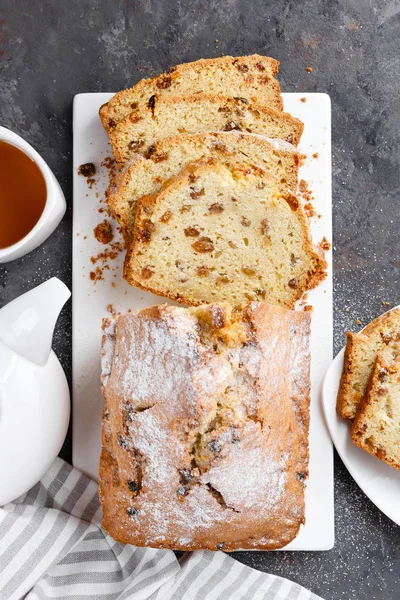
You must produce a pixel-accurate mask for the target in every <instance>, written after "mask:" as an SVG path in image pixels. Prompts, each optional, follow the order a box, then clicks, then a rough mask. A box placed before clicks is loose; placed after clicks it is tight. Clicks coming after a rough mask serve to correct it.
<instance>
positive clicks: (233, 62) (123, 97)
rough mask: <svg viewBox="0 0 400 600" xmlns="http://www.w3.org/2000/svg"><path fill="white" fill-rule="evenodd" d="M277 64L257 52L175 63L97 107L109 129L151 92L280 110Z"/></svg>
mask: <svg viewBox="0 0 400 600" xmlns="http://www.w3.org/2000/svg"><path fill="white" fill-rule="evenodd" d="M278 67H279V62H278V61H277V60H275V59H273V58H268V57H267V56H260V55H258V54H253V55H252V56H237V57H234V56H223V57H219V58H211V59H200V60H197V61H196V62H191V63H185V64H183V65H178V66H176V67H172V68H171V69H170V70H169V71H167V72H166V73H162V74H161V75H159V76H158V77H154V78H153V79H142V80H141V81H139V83H137V84H136V85H135V86H133V87H132V88H130V89H128V90H123V91H122V92H118V94H115V96H113V97H112V98H111V100H110V101H109V102H107V104H104V105H103V106H102V107H101V108H100V111H99V114H100V118H101V120H102V123H103V125H104V127H105V128H106V130H107V131H108V132H109V131H111V130H112V129H113V128H114V127H115V126H116V124H117V123H118V122H119V121H121V120H122V119H123V118H124V117H126V116H127V115H128V114H130V113H132V112H133V113H134V112H136V111H137V110H140V108H141V107H142V106H144V105H146V104H148V102H149V99H150V98H151V97H153V96H155V97H157V98H158V97H160V96H168V95H173V96H178V95H181V94H191V93H198V92H211V93H213V94H224V95H228V96H238V97H242V98H245V99H247V100H249V101H251V102H259V103H260V104H266V105H267V106H270V107H272V108H275V109H277V110H282V98H281V93H280V87H279V83H278V82H277V80H276V79H275V75H276V74H277V73H278Z"/></svg>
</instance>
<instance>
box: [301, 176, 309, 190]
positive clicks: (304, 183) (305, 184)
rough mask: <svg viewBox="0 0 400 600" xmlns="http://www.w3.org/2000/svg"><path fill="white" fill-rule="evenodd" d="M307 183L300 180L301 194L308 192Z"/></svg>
mask: <svg viewBox="0 0 400 600" xmlns="http://www.w3.org/2000/svg"><path fill="white" fill-rule="evenodd" d="M307 187H308V186H307V181H305V180H304V179H300V181H299V190H300V192H306V191H307Z"/></svg>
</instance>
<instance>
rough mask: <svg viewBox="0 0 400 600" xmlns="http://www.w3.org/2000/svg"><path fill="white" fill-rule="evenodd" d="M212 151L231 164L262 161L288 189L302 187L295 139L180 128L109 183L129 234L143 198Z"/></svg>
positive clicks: (114, 208) (118, 214) (120, 220)
mask: <svg viewBox="0 0 400 600" xmlns="http://www.w3.org/2000/svg"><path fill="white" fill-rule="evenodd" d="M212 157H215V158H217V159H218V162H219V163H220V164H222V165H226V166H232V165H234V164H235V163H242V164H254V165H258V166H260V167H262V168H263V169H264V171H266V172H267V173H268V174H269V176H270V177H271V178H272V179H274V180H275V182H276V185H277V186H281V189H282V190H284V189H290V190H292V191H293V192H295V191H296V187H297V179H298V170H299V163H300V160H301V155H300V154H299V153H298V152H297V150H296V149H295V148H293V146H292V145H291V144H288V143H286V142H283V141H281V140H271V139H268V138H265V137H263V136H259V135H255V134H252V133H239V132H237V131H231V132H215V133H202V134H179V135H176V136H172V137H169V138H166V139H165V140H162V141H160V142H156V143H155V144H154V146H153V147H152V152H150V153H148V154H147V155H146V156H143V155H136V156H135V157H134V159H133V161H132V162H131V163H129V164H127V166H126V168H125V169H123V171H121V172H120V173H119V174H118V175H117V177H116V179H115V182H114V185H113V186H112V187H111V188H110V189H109V191H108V194H107V199H108V205H109V206H110V207H111V209H112V211H113V214H114V216H115V218H116V219H117V221H118V223H119V224H120V226H121V228H122V232H123V234H124V237H125V239H126V240H127V241H129V240H130V238H131V235H132V231H133V223H134V219H135V213H136V203H137V201H138V199H139V198H141V197H142V196H145V195H149V194H154V193H155V192H158V191H159V190H160V188H161V186H162V184H163V183H164V182H165V180H167V179H169V178H170V177H173V176H176V175H178V174H179V173H180V171H182V169H184V168H185V167H186V166H187V165H188V163H190V162H194V161H197V160H201V159H205V160H207V159H209V158H212Z"/></svg>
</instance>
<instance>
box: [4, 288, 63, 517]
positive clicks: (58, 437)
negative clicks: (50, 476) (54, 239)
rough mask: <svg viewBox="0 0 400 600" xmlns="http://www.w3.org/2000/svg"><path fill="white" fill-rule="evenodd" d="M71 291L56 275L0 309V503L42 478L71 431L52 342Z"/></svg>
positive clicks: (25, 489)
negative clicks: (55, 328) (59, 316)
mask: <svg viewBox="0 0 400 600" xmlns="http://www.w3.org/2000/svg"><path fill="white" fill-rule="evenodd" d="M70 295H71V292H70V291H69V289H68V288H67V287H66V286H65V285H64V284H63V283H62V282H61V281H60V280H59V279H57V278H56V277H53V278H52V279H49V280H48V281H46V282H45V283H42V284H41V285H39V286H38V287H36V288H34V289H33V290H31V291H29V292H27V293H26V294H23V295H22V296H20V297H19V298H17V299H16V300H13V301H12V302H10V303H9V304H7V305H6V306H4V307H3V308H1V309H0V506H2V505H4V504H6V503H7V502H11V501H12V500H14V499H15V498H17V497H18V496H20V495H21V494H24V493H25V492H27V491H28V490H29V489H30V488H31V487H32V486H33V485H35V484H36V483H37V482H38V481H39V480H40V479H41V477H42V476H43V475H44V474H45V472H46V471H47V469H48V468H49V467H50V465H51V464H52V462H53V461H54V459H55V457H56V456H57V454H58V453H59V451H60V449H61V446H62V444H63V442H64V439H65V436H66V433H67V429H68V423H69V416H70V395H69V389H68V384H67V380H66V377H65V374H64V371H63V369H62V367H61V365H60V363H59V361H58V359H57V357H56V355H55V354H54V352H53V351H52V350H51V342H52V338H53V331H54V326H55V324H56V321H57V318H58V315H59V313H60V311H61V309H62V307H63V306H64V304H65V302H66V301H67V300H68V298H69V297H70Z"/></svg>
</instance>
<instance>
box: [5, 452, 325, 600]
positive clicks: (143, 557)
mask: <svg viewBox="0 0 400 600" xmlns="http://www.w3.org/2000/svg"><path fill="white" fill-rule="evenodd" d="M100 521H101V512H100V506H99V501H98V498H97V485H96V484H95V483H94V482H93V481H91V480H90V479H88V478H87V477H86V476H85V475H83V474H82V473H80V472H79V471H77V470H76V469H74V468H73V467H71V466H70V465H68V464H67V463H65V462H63V461H62V460H61V459H59V458H58V459H56V461H55V462H54V464H53V465H52V467H51V468H50V470H49V471H48V473H47V474H46V476H45V477H44V478H43V479H42V481H41V482H40V483H38V484H37V485H36V486H35V487H34V488H32V489H31V490H30V491H29V492H28V493H27V494H24V496H21V498H19V499H18V500H16V501H15V502H13V503H10V504H6V505H5V506H4V507H3V508H0V600H20V599H22V598H24V599H26V600H43V599H48V598H58V599H65V600H66V599H73V600H239V599H243V600H244V599H246V600H321V599H320V598H319V597H318V596H315V595H314V594H312V593H311V592H309V591H307V590H305V589H304V588H302V587H301V586H299V585H297V584H296V583H293V582H291V581H288V580H287V579H282V578H280V577H275V576H274V575H267V574H266V573H260V572H258V571H256V570H254V569H251V568H250V567H246V566H244V565H242V564H241V563H239V562H237V561H236V560H234V559H233V558H231V557H230V556H227V555H225V554H223V553H222V552H215V553H213V552H192V553H187V554H184V555H183V557H182V558H181V559H179V560H178V559H177V558H176V557H175V554H174V553H173V552H172V551H169V550H155V549H151V548H135V547H133V546H124V545H123V544H119V543H117V542H115V541H114V540H113V539H112V538H111V537H110V536H108V535H107V534H106V533H105V532H104V531H103V529H101V526H100Z"/></svg>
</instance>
